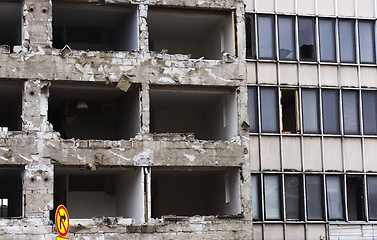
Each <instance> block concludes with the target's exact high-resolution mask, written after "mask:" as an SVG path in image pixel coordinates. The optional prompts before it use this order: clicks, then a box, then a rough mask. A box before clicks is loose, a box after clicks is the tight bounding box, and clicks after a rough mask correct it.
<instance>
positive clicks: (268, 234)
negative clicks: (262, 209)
mask: <svg viewBox="0 0 377 240" xmlns="http://www.w3.org/2000/svg"><path fill="white" fill-rule="evenodd" d="M264 234H265V239H271V240H272V239H282V236H284V235H283V234H284V232H283V224H266V225H265V231H264Z"/></svg>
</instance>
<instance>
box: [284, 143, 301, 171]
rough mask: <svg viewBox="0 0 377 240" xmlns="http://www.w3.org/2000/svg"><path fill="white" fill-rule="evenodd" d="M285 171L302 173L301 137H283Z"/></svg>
mask: <svg viewBox="0 0 377 240" xmlns="http://www.w3.org/2000/svg"><path fill="white" fill-rule="evenodd" d="M282 141H283V148H282V152H283V169H284V171H292V170H295V171H302V166H301V165H302V164H301V144H300V142H301V141H300V137H285V136H284V137H283V139H282Z"/></svg>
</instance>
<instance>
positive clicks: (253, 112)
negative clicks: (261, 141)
mask: <svg viewBox="0 0 377 240" xmlns="http://www.w3.org/2000/svg"><path fill="white" fill-rule="evenodd" d="M247 95H248V99H247V110H248V112H249V125H250V132H253V133H255V132H258V96H257V89H256V88H255V87H248V89H247Z"/></svg>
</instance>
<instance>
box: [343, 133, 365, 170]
mask: <svg viewBox="0 0 377 240" xmlns="http://www.w3.org/2000/svg"><path fill="white" fill-rule="evenodd" d="M343 147H344V158H345V163H346V164H345V168H346V171H358V172H361V171H362V170H363V160H362V159H363V158H362V153H361V138H344V142H343Z"/></svg>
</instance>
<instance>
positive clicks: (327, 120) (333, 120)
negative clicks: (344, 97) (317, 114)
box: [322, 90, 340, 134]
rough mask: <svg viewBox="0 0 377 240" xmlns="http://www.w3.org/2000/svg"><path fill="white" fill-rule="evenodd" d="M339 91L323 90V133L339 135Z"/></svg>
mask: <svg viewBox="0 0 377 240" xmlns="http://www.w3.org/2000/svg"><path fill="white" fill-rule="evenodd" d="M338 94H339V93H338V90H322V112H323V132H324V133H331V134H337V133H339V130H340V128H339V96H338Z"/></svg>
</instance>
